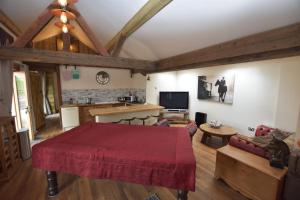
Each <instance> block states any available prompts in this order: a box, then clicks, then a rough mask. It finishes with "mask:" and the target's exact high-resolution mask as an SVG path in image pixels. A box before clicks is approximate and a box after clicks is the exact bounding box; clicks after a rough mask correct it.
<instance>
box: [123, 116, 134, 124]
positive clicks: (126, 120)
mask: <svg viewBox="0 0 300 200" xmlns="http://www.w3.org/2000/svg"><path fill="white" fill-rule="evenodd" d="M135 119H136V118H135V117H133V118H129V119H122V120H123V121H125V122H128V124H129V125H131V121H133V120H135Z"/></svg>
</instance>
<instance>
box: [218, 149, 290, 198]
mask: <svg viewBox="0 0 300 200" xmlns="http://www.w3.org/2000/svg"><path fill="white" fill-rule="evenodd" d="M286 173H287V168H285V169H277V168H274V167H271V166H270V165H269V161H268V160H266V159H264V158H261V157H259V156H256V155H254V154H252V153H249V152H246V151H244V150H241V149H238V148H236V147H233V146H230V145H227V146H225V147H222V148H220V149H218V150H217V160H216V170H215V178H217V179H222V180H224V181H225V182H226V183H227V184H228V185H229V186H231V187H232V188H233V189H235V190H237V191H239V192H240V193H242V194H243V195H245V196H246V197H248V198H250V199H261V200H275V199H281V197H282V186H283V183H284V177H285V175H286Z"/></svg>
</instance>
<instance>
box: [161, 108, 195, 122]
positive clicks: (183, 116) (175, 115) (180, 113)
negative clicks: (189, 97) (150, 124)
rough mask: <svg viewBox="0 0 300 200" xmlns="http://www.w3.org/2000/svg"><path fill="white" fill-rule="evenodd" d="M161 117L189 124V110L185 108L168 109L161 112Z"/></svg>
mask: <svg viewBox="0 0 300 200" xmlns="http://www.w3.org/2000/svg"><path fill="white" fill-rule="evenodd" d="M160 118H164V119H167V120H168V121H170V123H171V124H188V123H189V122H190V119H189V111H188V110H185V109H184V110H183V109H167V110H163V111H161V112H160Z"/></svg>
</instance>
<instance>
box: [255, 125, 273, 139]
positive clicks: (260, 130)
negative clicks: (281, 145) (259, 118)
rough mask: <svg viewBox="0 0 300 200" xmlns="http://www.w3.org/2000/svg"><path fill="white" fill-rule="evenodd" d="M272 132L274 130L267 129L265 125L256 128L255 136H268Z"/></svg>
mask: <svg viewBox="0 0 300 200" xmlns="http://www.w3.org/2000/svg"><path fill="white" fill-rule="evenodd" d="M272 130H274V128H271V127H268V126H265V125H259V126H258V127H257V128H256V131H255V136H264V135H269V134H270V132H271V131H272Z"/></svg>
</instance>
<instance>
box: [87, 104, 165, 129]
mask: <svg viewBox="0 0 300 200" xmlns="http://www.w3.org/2000/svg"><path fill="white" fill-rule="evenodd" d="M163 108H164V107H162V106H158V105H152V104H139V105H138V104H135V105H132V104H131V105H126V104H125V105H124V106H118V107H111V108H97V109H91V110H90V111H89V112H90V114H91V116H93V117H95V121H96V122H102V123H107V122H120V123H122V122H129V123H133V124H142V123H144V124H145V125H147V124H149V125H151V124H153V123H155V122H156V121H157V118H156V117H155V116H159V112H160V110H162V109H163ZM146 119H147V121H146V122H145V120H146ZM143 120H144V122H143Z"/></svg>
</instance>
